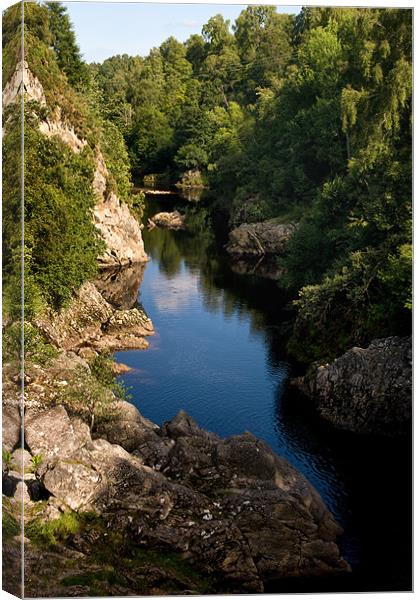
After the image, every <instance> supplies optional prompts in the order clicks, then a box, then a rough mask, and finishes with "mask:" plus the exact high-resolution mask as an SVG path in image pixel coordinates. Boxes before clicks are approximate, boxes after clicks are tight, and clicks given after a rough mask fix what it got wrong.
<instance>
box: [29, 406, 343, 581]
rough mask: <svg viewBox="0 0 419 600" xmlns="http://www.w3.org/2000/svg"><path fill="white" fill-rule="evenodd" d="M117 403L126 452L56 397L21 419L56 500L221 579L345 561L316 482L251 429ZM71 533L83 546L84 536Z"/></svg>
mask: <svg viewBox="0 0 419 600" xmlns="http://www.w3.org/2000/svg"><path fill="white" fill-rule="evenodd" d="M120 408H121V412H122V416H121V417H120V420H119V421H116V422H115V427H114V428H112V426H111V425H109V427H108V430H107V434H106V435H107V437H108V440H116V439H117V438H118V437H121V442H122V443H123V444H124V445H125V446H126V447H129V448H134V446H135V449H134V451H133V453H132V454H130V453H129V452H127V451H126V450H124V449H123V448H122V447H121V446H119V445H116V444H112V443H110V442H109V441H107V440H105V439H96V440H92V439H91V437H90V434H89V431H88V429H87V428H86V427H85V426H84V427H82V426H81V424H80V422H79V421H78V420H77V419H70V418H69V417H68V415H66V413H65V410H64V409H63V408H62V407H61V408H57V409H52V410H50V411H46V412H44V413H42V414H40V415H38V416H37V417H36V418H35V419H33V420H32V421H31V420H29V422H28V424H27V441H28V445H29V446H30V448H31V450H32V451H34V450H35V449H36V451H37V452H43V454H44V456H45V457H46V461H45V464H44V465H43V467H42V469H40V470H39V471H38V476H40V477H41V479H42V482H43V485H44V486H45V487H46V488H47V490H48V491H49V492H50V493H51V494H53V497H54V498H53V499H51V501H53V502H54V503H55V504H57V503H58V505H60V506H68V507H70V508H72V509H74V510H94V511H95V512H96V513H98V514H99V515H103V516H106V519H107V521H108V522H109V523H110V526H114V527H117V528H118V530H120V531H124V535H125V536H128V537H129V538H130V539H132V540H133V542H134V543H135V544H136V545H137V546H139V547H140V548H141V547H144V548H147V549H152V548H155V549H158V550H159V551H165V550H168V551H171V552H173V551H175V552H179V553H180V554H181V556H182V558H183V559H184V560H186V561H187V562H189V563H190V564H191V565H192V566H193V567H194V568H196V569H197V570H199V571H200V572H201V573H202V574H203V575H205V576H206V575H208V576H212V575H214V574H216V576H217V578H218V579H219V580H220V582H221V583H220V586H221V588H220V589H223V590H224V591H232V592H262V591H263V590H264V589H265V586H266V585H267V584H269V583H270V582H272V581H276V580H280V579H282V578H293V577H307V576H317V575H318V576H324V575H329V574H338V573H345V572H347V571H348V570H349V567H348V565H347V563H346V562H345V561H344V560H343V559H342V558H341V557H340V555H339V550H338V547H337V545H336V543H335V541H336V537H337V536H338V535H339V533H340V532H341V529H340V527H339V526H338V525H337V524H336V523H335V521H334V520H333V518H332V516H331V515H330V513H329V512H328V511H327V509H326V508H325V506H324V504H323V502H322V500H321V498H320V496H319V494H318V493H317V492H316V491H315V490H314V488H313V487H312V486H311V485H310V484H309V483H308V482H307V481H306V480H305V478H304V477H303V476H302V475H301V474H299V473H298V472H297V471H296V470H295V469H293V468H292V467H291V466H290V465H289V464H288V463H287V462H286V461H284V460H283V459H281V458H279V457H278V456H276V455H275V454H274V453H273V452H272V451H271V450H270V448H269V447H268V446H267V445H266V444H264V443H263V442H261V441H260V440H258V439H256V438H255V437H254V436H253V435H251V434H249V433H245V434H243V435H241V436H234V437H232V438H229V439H226V440H224V439H221V438H219V437H218V436H216V435H214V434H211V433H209V432H206V431H204V430H202V429H200V428H199V427H198V425H197V424H196V423H195V422H194V421H193V420H192V419H191V417H189V416H188V415H187V414H186V413H184V412H181V413H179V415H178V416H177V417H176V418H175V419H173V421H171V422H169V423H166V424H165V426H164V427H163V428H161V429H160V428H158V427H157V426H155V425H153V424H152V423H150V422H149V421H147V420H146V419H143V417H141V415H140V414H139V413H138V411H136V409H133V410H130V409H129V407H128V406H126V405H124V404H123V403H121V406H120ZM124 409H125V414H124ZM53 424H55V427H54V426H53ZM124 424H125V425H126V424H131V433H130V434H124V435H123V434H122V428H123V426H124ZM57 440H60V441H59V442H57ZM57 443H59V446H60V448H59V450H58V451H57ZM73 544H75V545H76V546H77V544H78V545H79V547H80V550H81V551H85V550H86V547H87V546H88V544H89V541H88V540H86V539H83V538H80V539H79V538H76V539H75V540H73Z"/></svg>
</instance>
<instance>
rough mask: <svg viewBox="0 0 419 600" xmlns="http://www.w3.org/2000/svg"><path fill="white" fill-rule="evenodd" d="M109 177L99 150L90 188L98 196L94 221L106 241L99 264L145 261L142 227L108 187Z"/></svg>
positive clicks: (122, 264) (109, 265)
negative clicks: (91, 187)
mask: <svg viewBox="0 0 419 600" xmlns="http://www.w3.org/2000/svg"><path fill="white" fill-rule="evenodd" d="M108 177H109V173H108V169H107V167H106V164H105V161H104V158H103V155H102V153H101V152H100V150H99V151H98V152H97V155H96V170H95V174H94V179H93V189H94V191H95V193H96V196H97V199H98V201H97V203H96V206H95V209H94V213H93V220H94V224H95V225H96V227H97V229H98V230H99V232H100V234H101V236H102V238H103V239H104V241H105V243H106V250H105V251H104V253H103V254H102V255H101V256H99V258H98V261H99V264H100V265H101V266H102V267H104V268H108V267H115V266H125V265H130V264H133V263H141V262H145V261H146V260H147V255H146V253H145V251H144V243H143V239H142V236H141V226H140V224H139V223H138V221H137V219H135V217H134V216H133V215H132V214H131V212H130V210H129V208H128V206H127V205H126V204H125V203H123V202H121V201H120V200H119V198H118V196H117V195H116V194H115V192H112V191H108V190H107V180H108Z"/></svg>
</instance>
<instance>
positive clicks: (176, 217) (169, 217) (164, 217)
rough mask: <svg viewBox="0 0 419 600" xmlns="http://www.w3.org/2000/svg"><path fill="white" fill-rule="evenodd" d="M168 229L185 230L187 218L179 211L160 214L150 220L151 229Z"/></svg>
mask: <svg viewBox="0 0 419 600" xmlns="http://www.w3.org/2000/svg"><path fill="white" fill-rule="evenodd" d="M154 226H157V227H167V228H168V229H185V217H184V216H183V215H181V214H180V212H178V211H177V210H174V211H173V212H160V213H157V214H156V215H154V217H152V218H151V219H149V227H151V228H153V227H154Z"/></svg>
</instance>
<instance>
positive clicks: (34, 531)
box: [25, 511, 81, 547]
mask: <svg viewBox="0 0 419 600" xmlns="http://www.w3.org/2000/svg"><path fill="white" fill-rule="evenodd" d="M80 526H81V523H80V517H79V515H78V514H77V513H76V512H73V511H69V512H65V513H63V514H62V515H61V516H60V517H59V518H57V519H52V520H51V521H43V520H42V519H40V518H34V519H32V520H31V521H29V523H28V524H27V525H26V527H25V534H26V536H27V537H28V538H29V539H30V540H31V542H32V543H33V544H34V545H36V546H40V547H45V546H47V547H51V546H55V545H56V544H58V542H63V541H65V540H67V539H68V538H69V537H70V535H73V534H75V533H77V532H78V531H79V529H80Z"/></svg>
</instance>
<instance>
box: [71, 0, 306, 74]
mask: <svg viewBox="0 0 419 600" xmlns="http://www.w3.org/2000/svg"><path fill="white" fill-rule="evenodd" d="M63 4H64V5H65V6H66V7H67V9H68V13H69V15H70V19H71V21H72V23H73V26H74V30H75V33H76V37H77V43H78V45H79V47H80V50H81V53H82V55H83V57H84V60H85V61H86V62H102V61H103V60H105V59H106V58H108V57H109V56H115V54H129V55H137V54H139V55H141V56H145V55H147V54H148V52H149V51H150V49H151V48H153V47H154V46H160V44H161V43H162V42H163V41H164V40H166V39H167V38H168V37H170V36H171V35H172V36H174V37H175V38H176V39H178V40H179V41H181V42H183V41H185V40H186V39H187V38H188V37H189V36H190V35H192V34H193V33H201V29H202V26H203V25H204V24H205V23H206V22H207V21H208V19H209V18H210V17H212V16H214V15H216V14H217V13H220V14H222V15H223V17H224V18H225V19H230V21H231V24H233V23H234V21H235V19H236V18H237V17H238V15H239V14H240V12H241V11H242V10H243V8H245V6H246V5H245V4H243V5H239V4H157V3H156V4H151V3H150V4H147V3H144V4H141V3H123V2H120V3H119V2H118V3H114V2H63ZM299 10H300V7H299V6H281V7H278V12H287V13H293V14H297V13H298V12H299Z"/></svg>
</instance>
